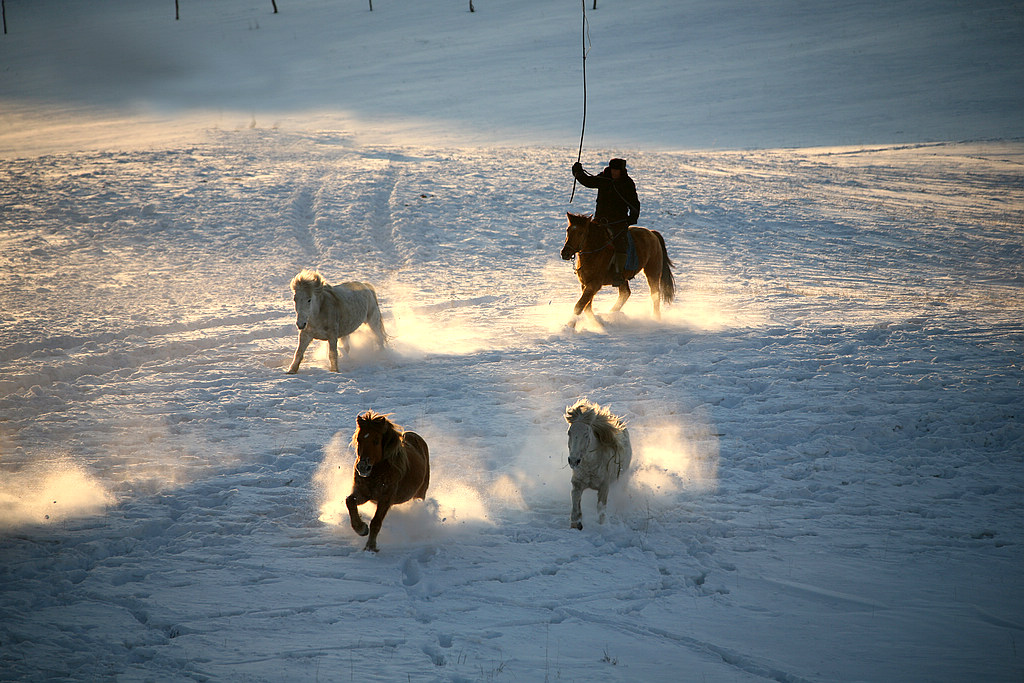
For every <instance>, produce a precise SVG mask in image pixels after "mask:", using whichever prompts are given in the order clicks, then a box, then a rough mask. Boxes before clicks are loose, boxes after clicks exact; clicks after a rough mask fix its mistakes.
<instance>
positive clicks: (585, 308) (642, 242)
mask: <svg viewBox="0 0 1024 683" xmlns="http://www.w3.org/2000/svg"><path fill="white" fill-rule="evenodd" d="M566 216H567V217H568V218H569V224H568V225H567V226H566V228H565V245H563V246H562V252H561V255H562V258H563V259H565V260H566V261H568V260H569V259H571V258H572V257H573V256H576V257H577V263H576V276H577V277H578V278H579V279H580V286H581V287H582V288H583V294H582V295H581V296H580V298H579V301H577V302H576V307H575V308H574V309H573V318H572V320H570V321H569V324H570V325H571V326H572V327H576V325H577V323H578V322H579V316H580V314H581V313H586V315H587V317H588V318H589V319H590V320H591V321H593V322H594V323H597V318H596V317H595V316H594V309H593V308H592V305H593V303H594V295H595V294H597V293H598V291H600V289H601V287H603V286H605V285H610V284H612V278H611V272H610V270H609V266H610V265H611V262H612V257H613V256H614V254H615V248H614V247H613V246H612V238H611V235H609V233H608V229H607V228H606V227H605V226H603V225H601V224H600V223H597V222H596V221H594V219H593V217H592V216H591V215H590V214H580V213H566ZM629 234H630V235H632V237H633V242H634V243H635V245H636V254H637V260H638V262H639V264H638V266H637V268H636V269H635V270H630V269H627V270H626V280H625V282H623V283H622V284H621V285H619V288H618V289H619V298H618V300H617V301H616V302H615V305H614V306H612V311H613V312H614V311H618V310H619V309H621V308H622V306H623V304H625V303H626V300H627V299H628V298H629V295H630V290H629V280H632V279H633V278H634V277H636V275H637V273H639V272H640V271H641V270H642V271H644V275H646V276H647V285H648V286H649V287H650V288H651V305H652V306H653V307H654V317H655V318H656V319H659V320H660V319H661V303H662V302H664V303H666V304H670V303H672V301H673V299H675V295H676V285H675V281H674V280H673V279H672V270H671V268H672V261H671V260H670V259H669V257H668V250H667V249H666V248H665V238H664V237H662V236H661V233H659V232H657V231H655V230H648V229H647V228H641V227H639V226H636V225H634V226H632V227H631V228H629ZM597 324H600V323H597Z"/></svg>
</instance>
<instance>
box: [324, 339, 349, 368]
mask: <svg viewBox="0 0 1024 683" xmlns="http://www.w3.org/2000/svg"><path fill="white" fill-rule="evenodd" d="M346 343H347V342H346ZM327 361H328V362H329V363H330V364H331V372H337V371H338V338H337V337H335V336H330V337H328V338H327Z"/></svg>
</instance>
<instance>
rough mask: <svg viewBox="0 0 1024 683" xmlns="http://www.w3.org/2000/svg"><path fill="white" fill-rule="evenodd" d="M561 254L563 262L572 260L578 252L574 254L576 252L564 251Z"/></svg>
mask: <svg viewBox="0 0 1024 683" xmlns="http://www.w3.org/2000/svg"><path fill="white" fill-rule="evenodd" d="M559 253H560V255H561V257H562V260H563V261H569V260H570V259H572V257H573V254H575V253H576V252H574V251H567V250H565V249H563V250H562V251H561V252H559Z"/></svg>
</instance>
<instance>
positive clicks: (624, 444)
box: [565, 398, 633, 529]
mask: <svg viewBox="0 0 1024 683" xmlns="http://www.w3.org/2000/svg"><path fill="white" fill-rule="evenodd" d="M565 421H566V422H568V423H569V467H571V468H572V513H571V515H570V517H569V523H570V526H571V527H572V528H574V529H582V528H583V513H582V511H581V510H580V498H582V496H583V491H584V489H596V490H597V521H598V523H599V524H604V519H605V514H604V511H605V507H606V506H607V504H608V488H609V487H610V486H611V484H612V483H613V482H615V481H616V480H618V479H619V477H621V476H622V474H623V473H625V472H626V471H627V470H629V464H630V461H632V459H633V447H632V446H631V445H630V443H629V431H628V430H627V429H626V425H625V423H624V422H623V421H622V420H621V419H619V418H618V417H616V416H615V415H612V413H611V411H610V410H608V409H607V408H602V407H601V406H599V405H597V404H596V403H591V402H590V401H588V400H587V399H585V398H584V399H580V400H579V401H577V402H576V404H575V405H572V406H570V407H568V408H566V409H565Z"/></svg>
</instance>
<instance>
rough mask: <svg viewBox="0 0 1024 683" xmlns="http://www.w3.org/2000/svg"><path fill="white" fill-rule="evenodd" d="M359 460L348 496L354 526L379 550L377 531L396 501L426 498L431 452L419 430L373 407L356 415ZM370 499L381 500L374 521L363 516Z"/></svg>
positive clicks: (355, 442)
mask: <svg viewBox="0 0 1024 683" xmlns="http://www.w3.org/2000/svg"><path fill="white" fill-rule="evenodd" d="M352 445H353V447H355V449H356V464H355V468H354V471H353V474H352V494H351V495H350V496H349V497H348V498H346V499H345V506H346V507H347V508H348V513H349V518H350V520H351V522H352V529H353V530H354V531H355V532H356V533H357V534H359V535H360V536H367V535H369V538H368V539H367V541H366V547H365V548H364V550H372V551H374V552H376V550H377V534H378V533H380V528H381V525H382V524H383V523H384V516H385V515H387V514H388V510H390V509H391V506H392V505H397V504H399V503H404V502H406V501H408V500H411V499H412V498H420V499H422V498H424V497H425V496H426V495H427V487H428V486H429V485H430V453H429V451H428V449H427V443H426V442H425V441H424V440H423V438H422V437H420V435H419V434H417V433H416V432H407V431H405V430H403V429H402V428H401V427H399V426H398V425H396V424H394V423H393V422H391V420H389V419H388V416H387V415H381V414H379V413H375V412H373V411H372V410H368V411H367V412H365V413H363V414H362V415H360V416H359V417H358V418H356V431H355V433H354V434H353V435H352ZM367 501H373V502H374V503H376V504H377V511H376V512H375V513H374V515H373V519H371V520H370V524H369V525H367V524H366V522H364V521H363V520H362V518H361V517H360V516H359V510H358V507H359V506H360V505H362V504H363V503H365V502H367Z"/></svg>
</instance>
